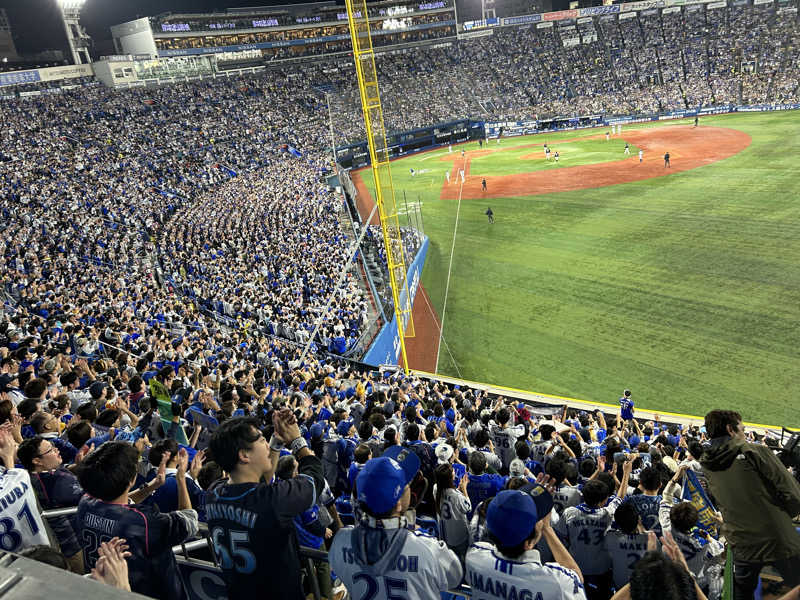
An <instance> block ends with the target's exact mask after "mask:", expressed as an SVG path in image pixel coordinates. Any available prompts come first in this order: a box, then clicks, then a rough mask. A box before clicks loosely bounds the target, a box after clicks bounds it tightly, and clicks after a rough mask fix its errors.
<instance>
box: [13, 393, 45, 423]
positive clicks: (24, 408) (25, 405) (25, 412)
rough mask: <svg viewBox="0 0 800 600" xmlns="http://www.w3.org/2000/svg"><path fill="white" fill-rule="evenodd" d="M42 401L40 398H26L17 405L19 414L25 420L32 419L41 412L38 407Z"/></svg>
mask: <svg viewBox="0 0 800 600" xmlns="http://www.w3.org/2000/svg"><path fill="white" fill-rule="evenodd" d="M40 402H41V400H39V399H38V398H25V400H23V401H22V402H20V403H19V404H17V412H18V413H19V416H20V417H22V418H23V419H30V418H31V416H32V415H33V414H34V413H35V412H36V411H37V410H39V409H38V408H37V406H38V405H39V403H40Z"/></svg>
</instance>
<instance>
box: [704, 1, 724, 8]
mask: <svg viewBox="0 0 800 600" xmlns="http://www.w3.org/2000/svg"><path fill="white" fill-rule="evenodd" d="M726 6H728V3H727V2H725V0H720V1H719V2H711V3H710V4H706V10H711V9H713V8H725V7H726Z"/></svg>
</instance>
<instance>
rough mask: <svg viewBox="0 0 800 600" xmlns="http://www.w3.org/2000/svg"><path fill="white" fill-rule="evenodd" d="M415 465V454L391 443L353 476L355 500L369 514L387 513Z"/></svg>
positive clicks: (404, 486) (414, 473)
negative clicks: (356, 497)
mask: <svg viewBox="0 0 800 600" xmlns="http://www.w3.org/2000/svg"><path fill="white" fill-rule="evenodd" d="M419 466H420V462H419V457H418V456H417V455H416V454H414V453H413V452H411V451H410V450H408V449H407V448H403V447H402V446H392V447H391V448H389V449H387V450H386V452H384V453H383V456H380V457H378V458H372V459H370V460H368V461H367V464H365V465H364V468H363V469H361V472H360V473H359V474H358V477H356V488H357V489H358V501H359V502H361V503H362V504H365V505H366V506H367V508H369V510H370V511H371V512H372V513H373V514H376V515H383V514H386V513H388V512H389V511H391V510H392V508H394V506H395V504H397V501H398V500H400V498H401V497H402V496H403V492H404V491H405V489H406V486H407V485H408V484H409V483H411V482H412V481H413V480H414V476H415V475H416V474H417V471H419Z"/></svg>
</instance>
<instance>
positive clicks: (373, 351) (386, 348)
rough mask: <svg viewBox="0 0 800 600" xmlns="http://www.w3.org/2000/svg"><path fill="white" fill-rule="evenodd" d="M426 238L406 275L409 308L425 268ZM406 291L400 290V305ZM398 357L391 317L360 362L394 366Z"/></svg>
mask: <svg viewBox="0 0 800 600" xmlns="http://www.w3.org/2000/svg"><path fill="white" fill-rule="evenodd" d="M428 243H429V241H428V238H427V236H426V237H425V239H424V240H423V241H422V246H420V248H419V250H418V251H417V255H416V256H415V257H414V260H413V261H412V262H411V266H410V267H409V268H408V273H407V275H406V281H407V282H408V293H409V294H410V295H411V306H412V307H413V306H414V299H415V298H416V296H417V289H418V288H419V282H420V279H421V277H422V268H423V267H424V266H425V257H426V256H427V254H428ZM406 298H407V296H406V290H404V289H403V290H400V305H401V306H402V305H403V304H405V302H406ZM399 356H400V336H399V334H398V333H397V317H396V316H395V317H393V318H392V320H391V322H389V323H387V324H386V325H384V326H383V328H382V329H381V330H380V332H379V333H378V335H377V336H376V337H375V341H374V342H372V345H371V346H370V347H369V350H367V353H366V354H365V355H364V358H362V359H361V361H362V362H364V363H366V364H368V365H372V366H374V367H377V366H378V365H396V364H397V362H398V358H399Z"/></svg>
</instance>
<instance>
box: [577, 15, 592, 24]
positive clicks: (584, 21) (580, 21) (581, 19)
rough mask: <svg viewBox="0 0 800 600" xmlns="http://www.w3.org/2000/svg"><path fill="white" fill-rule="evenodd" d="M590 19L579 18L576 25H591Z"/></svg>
mask: <svg viewBox="0 0 800 600" xmlns="http://www.w3.org/2000/svg"><path fill="white" fill-rule="evenodd" d="M591 22H592V17H580V18H579V19H578V21H577V23H578V25H583V24H584V23H591Z"/></svg>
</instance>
